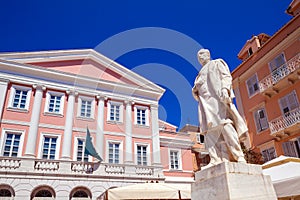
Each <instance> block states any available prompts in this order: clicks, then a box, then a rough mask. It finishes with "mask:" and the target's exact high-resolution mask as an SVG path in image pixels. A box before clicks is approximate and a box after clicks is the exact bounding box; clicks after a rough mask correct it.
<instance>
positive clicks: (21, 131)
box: [0, 128, 25, 157]
mask: <svg viewBox="0 0 300 200" xmlns="http://www.w3.org/2000/svg"><path fill="white" fill-rule="evenodd" d="M7 133H13V134H19V135H21V137H20V144H19V148H18V155H17V157H21V156H22V151H23V144H24V136H25V130H15V129H6V128H4V129H2V133H1V143H0V150H1V152H0V153H1V154H0V155H1V156H3V153H4V147H5V141H6V136H7Z"/></svg>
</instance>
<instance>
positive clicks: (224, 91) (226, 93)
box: [221, 88, 232, 104]
mask: <svg viewBox="0 0 300 200" xmlns="http://www.w3.org/2000/svg"><path fill="white" fill-rule="evenodd" d="M221 101H222V102H223V103H226V104H229V103H231V102H232V99H231V98H230V96H229V91H228V90H227V89H226V88H223V89H222V90H221Z"/></svg>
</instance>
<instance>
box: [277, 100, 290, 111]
mask: <svg viewBox="0 0 300 200" xmlns="http://www.w3.org/2000/svg"><path fill="white" fill-rule="evenodd" d="M279 103H280V107H281V110H282V113H287V112H289V107H288V102H287V100H286V96H285V97H282V98H281V99H280V100H279Z"/></svg>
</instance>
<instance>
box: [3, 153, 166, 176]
mask: <svg viewBox="0 0 300 200" xmlns="http://www.w3.org/2000/svg"><path fill="white" fill-rule="evenodd" d="M0 173H30V174H35V175H37V176H38V175H47V174H49V175H54V176H55V175H62V174H63V175H65V176H68V175H78V176H79V175H91V176H94V175H96V176H99V175H100V176H114V177H118V176H120V177H123V178H124V177H127V176H128V177H136V178H152V179H154V178H157V177H161V178H162V177H163V174H162V168H161V167H154V166H138V165H133V164H110V163H93V162H78V161H65V160H43V159H30V158H18V157H17V158H16V157H1V156H0Z"/></svg>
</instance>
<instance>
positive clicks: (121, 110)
mask: <svg viewBox="0 0 300 200" xmlns="http://www.w3.org/2000/svg"><path fill="white" fill-rule="evenodd" d="M112 105H114V106H120V108H119V120H118V121H117V120H111V119H110V108H111V106H112ZM123 112H124V104H123V103H122V102H119V101H108V102H107V121H108V122H115V123H122V122H123Z"/></svg>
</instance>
